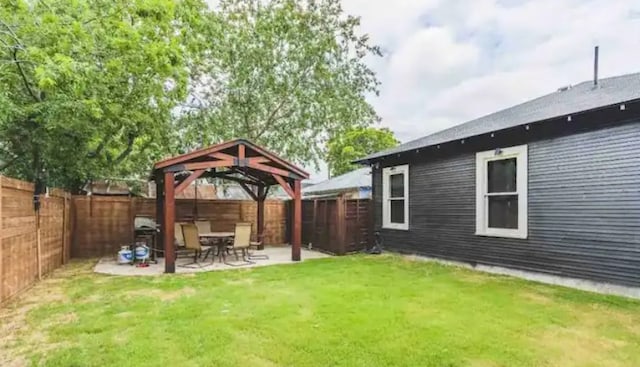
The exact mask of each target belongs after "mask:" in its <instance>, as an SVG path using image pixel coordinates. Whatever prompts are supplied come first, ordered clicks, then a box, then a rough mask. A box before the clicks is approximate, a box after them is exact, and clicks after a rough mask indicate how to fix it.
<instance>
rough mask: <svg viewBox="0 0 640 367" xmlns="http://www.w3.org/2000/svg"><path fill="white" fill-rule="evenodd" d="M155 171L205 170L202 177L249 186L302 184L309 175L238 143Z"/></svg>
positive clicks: (200, 151)
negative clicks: (216, 178) (296, 181)
mask: <svg viewBox="0 0 640 367" xmlns="http://www.w3.org/2000/svg"><path fill="white" fill-rule="evenodd" d="M154 170H155V171H158V170H163V171H172V172H176V174H177V176H184V174H181V173H182V172H185V173H186V171H197V170H202V171H203V172H202V174H201V175H200V176H199V177H219V178H224V179H229V180H231V181H237V182H241V183H246V184H257V185H265V186H269V185H276V184H279V183H280V182H279V181H278V178H277V177H276V176H279V177H282V178H284V179H287V180H302V179H307V178H309V174H308V173H307V172H306V171H304V170H303V169H301V168H299V167H297V166H295V165H294V164H292V163H290V162H288V161H287V160H285V159H283V158H280V157H279V156H277V155H276V154H274V153H272V152H270V151H268V150H266V149H264V148H261V147H259V146H257V145H256V144H254V143H252V142H250V141H248V140H245V139H236V140H231V141H227V142H224V143H220V144H216V145H212V146H210V147H207V148H203V149H198V150H195V151H193V152H189V153H186V154H182V155H178V156H175V157H171V158H167V159H164V160H161V161H159V162H157V163H156V164H155V165H154Z"/></svg>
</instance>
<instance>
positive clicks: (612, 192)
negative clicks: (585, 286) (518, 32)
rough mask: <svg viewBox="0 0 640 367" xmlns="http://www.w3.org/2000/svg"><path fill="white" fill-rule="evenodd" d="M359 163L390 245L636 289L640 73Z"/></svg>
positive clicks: (569, 91)
mask: <svg viewBox="0 0 640 367" xmlns="http://www.w3.org/2000/svg"><path fill="white" fill-rule="evenodd" d="M522 82H523V83H526V81H522ZM464 103H465V101H460V104H464ZM425 123H428V121H426V122H425ZM358 162H359V163H363V164H369V165H371V166H372V167H373V197H374V202H375V226H376V229H378V230H379V231H380V233H381V235H382V237H383V239H384V244H385V247H386V248H391V249H394V250H397V251H401V252H408V253H417V254H421V255H426V256H430V257H437V258H441V259H448V260H454V261H461V262H466V263H470V264H472V265H475V264H482V265H489V266H499V267H507V268H514V269H518V270H524V271H533V272H539V273H540V272H541V273H547V274H551V275H556V276H562V277H572V278H583V279H590V280H595V281H600V282H609V283H617V284H621V285H629V286H635V287H638V286H640V74H631V75H623V76H618V77H613V78H606V79H602V80H600V81H599V82H598V83H597V85H596V83H595V82H583V83H580V84H578V85H575V86H573V87H567V88H562V89H560V90H558V91H557V92H555V93H551V94H548V95H546V96H543V97H540V98H537V99H534V100H531V101H528V102H525V103H522V104H520V105H517V106H514V107H511V108H508V109H505V110H502V111H499V112H496V113H493V114H490V115H488V116H485V117H481V118H479V119H476V120H472V121H469V122H467V123H464V124H461V125H458V126H455V127H452V128H450V129H447V130H444V131H441V132H438V133H435V134H432V135H429V136H426V137H423V138H420V139H417V140H414V141H411V142H408V143H406V144H402V145H400V146H398V147H396V148H393V149H390V150H387V151H383V152H380V153H376V154H372V155H369V156H367V157H365V158H363V159H361V160H359V161H358Z"/></svg>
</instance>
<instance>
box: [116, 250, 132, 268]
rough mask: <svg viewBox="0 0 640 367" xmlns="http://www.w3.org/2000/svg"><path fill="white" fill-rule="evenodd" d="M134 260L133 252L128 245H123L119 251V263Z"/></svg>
mask: <svg viewBox="0 0 640 367" xmlns="http://www.w3.org/2000/svg"><path fill="white" fill-rule="evenodd" d="M132 261H133V252H132V251H131V250H129V247H128V246H122V247H121V248H120V251H118V264H131V262H132Z"/></svg>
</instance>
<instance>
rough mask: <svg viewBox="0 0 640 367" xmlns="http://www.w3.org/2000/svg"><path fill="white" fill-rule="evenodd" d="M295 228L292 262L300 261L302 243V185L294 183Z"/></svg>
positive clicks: (297, 182)
mask: <svg viewBox="0 0 640 367" xmlns="http://www.w3.org/2000/svg"><path fill="white" fill-rule="evenodd" d="M293 192H294V197H293V228H292V229H291V230H292V236H291V237H292V239H291V261H300V243H301V242H302V184H301V183H300V180H295V181H294V182H293Z"/></svg>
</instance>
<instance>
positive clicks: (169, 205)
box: [162, 171, 176, 273]
mask: <svg viewBox="0 0 640 367" xmlns="http://www.w3.org/2000/svg"><path fill="white" fill-rule="evenodd" d="M174 184H175V177H174V173H173V172H171V171H168V172H165V173H164V216H163V220H162V228H163V229H164V234H163V236H162V237H163V241H164V272H165V273H175V272H176V258H175V257H176V253H175V249H174V238H175V233H174V232H175V227H174V223H175V214H176V199H175V186H174Z"/></svg>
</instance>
